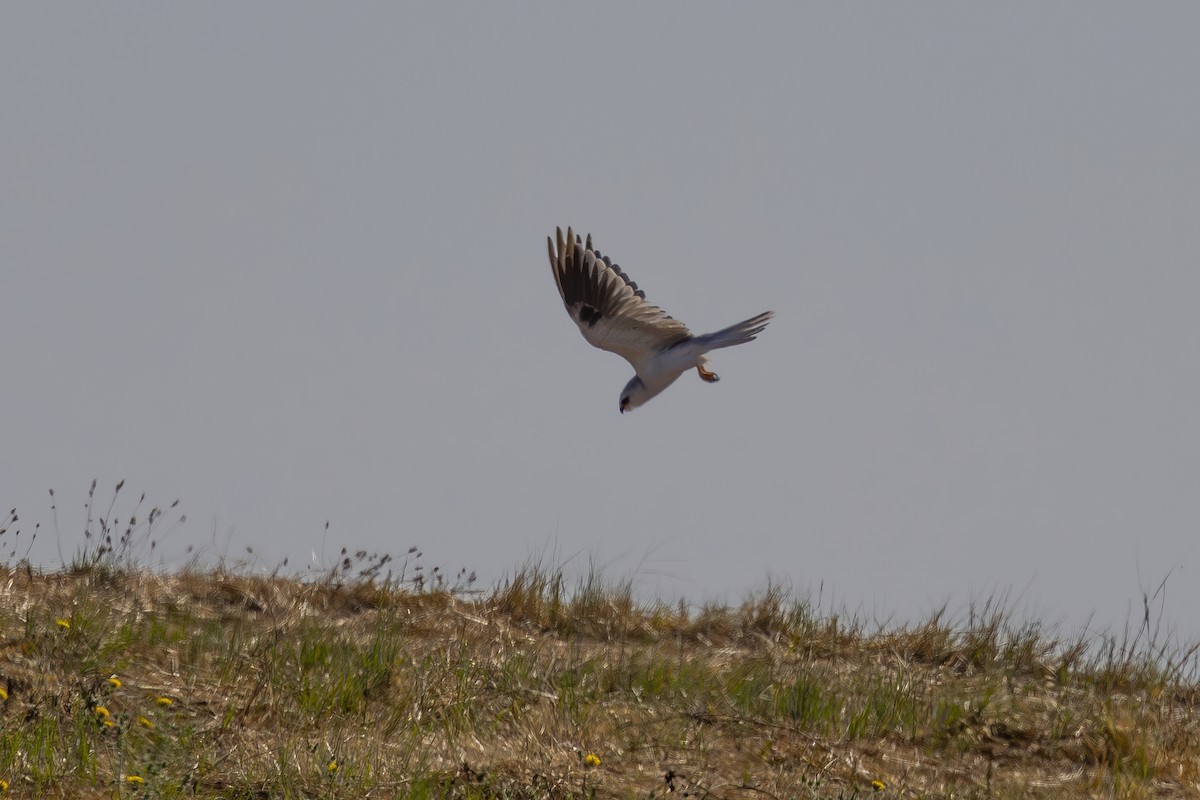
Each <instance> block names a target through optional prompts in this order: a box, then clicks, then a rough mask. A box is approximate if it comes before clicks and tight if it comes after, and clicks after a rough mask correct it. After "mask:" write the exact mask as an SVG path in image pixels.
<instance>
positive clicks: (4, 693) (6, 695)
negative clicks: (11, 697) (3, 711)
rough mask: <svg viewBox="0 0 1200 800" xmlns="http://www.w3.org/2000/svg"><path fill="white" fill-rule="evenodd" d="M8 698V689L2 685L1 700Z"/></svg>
mask: <svg viewBox="0 0 1200 800" xmlns="http://www.w3.org/2000/svg"><path fill="white" fill-rule="evenodd" d="M7 699H8V689H5V688H4V687H3V686H0V700H7Z"/></svg>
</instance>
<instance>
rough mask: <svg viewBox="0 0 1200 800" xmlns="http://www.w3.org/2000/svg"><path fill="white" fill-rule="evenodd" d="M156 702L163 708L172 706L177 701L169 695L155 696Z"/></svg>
mask: <svg viewBox="0 0 1200 800" xmlns="http://www.w3.org/2000/svg"><path fill="white" fill-rule="evenodd" d="M154 702H156V703H158V704H159V705H160V706H162V707H163V708H170V707H171V706H173V705H175V701H174V700H172V699H171V698H169V697H156V698H154Z"/></svg>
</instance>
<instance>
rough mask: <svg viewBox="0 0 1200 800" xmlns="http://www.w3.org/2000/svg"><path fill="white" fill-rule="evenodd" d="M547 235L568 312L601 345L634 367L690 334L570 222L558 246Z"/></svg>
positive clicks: (560, 229) (637, 368) (589, 339)
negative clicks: (572, 227) (647, 299)
mask: <svg viewBox="0 0 1200 800" xmlns="http://www.w3.org/2000/svg"><path fill="white" fill-rule="evenodd" d="M554 244H555V243H554V242H553V241H551V239H550V237H548V236H547V237H546V245H547V249H548V250H549V251H550V269H551V270H552V271H553V272H554V282H555V283H557V284H558V293H559V294H561V295H562V299H563V304H564V305H566V307H567V313H569V314H570V315H571V319H573V320H575V324H576V325H578V326H579V330H580V331H582V332H583V338H585V339H587V340H588V342H590V343H591V344H592V345H593V346H595V347H599V348H600V349H601V350H608V351H609V352H612V353H616V354H617V355H619V356H621V357H622V358H624V359H625V360H626V361H628V362H629V363H630V364H632V365H633V368H634V369H635V370H637V371H639V372H640V371H641V368H642V366H643V365H644V364H645V363H646V362H647V361H649V360H650V359H651V358H652V357H653V356H654V355H655V354H656V353H658V352H659V351H660V350H663V349H664V348H667V347H670V346H671V345H673V344H677V343H679V342H681V341H683V340H684V339H687V338H688V337H690V336H691V335H692V333H691V331H689V330H688V328H687V326H686V325H684V324H683V323H682V322H680V321H679V320H677V319H675V318H674V317H672V316H670V315H669V314H667V312H665V311H663V310H662V309H661V308H659V307H658V306H652V305H650V304H649V303H647V302H646V293H645V292H643V291H642V290H641V289H639V288H638V287H637V284H636V283H634V282H633V281H631V280H630V279H629V276H628V275H626V274H625V273H624V272H623V271H622V270H621V268H620V267H618V266H617V265H616V264H614V263H612V261H611V260H609V258H608V257H607V256H603V255H601V254H600V251H599V250H596V249H593V248H592V237H591V235H590V234H589V235H588V237H587V241H586V242H584V241H582V240H580V238H579V237H578V236H577V235H575V232H574V231H573V230H572V229H570V228H567V236H566V239H564V238H563V232H562V228H559V229H558V249H557V252H556V251H555V247H554Z"/></svg>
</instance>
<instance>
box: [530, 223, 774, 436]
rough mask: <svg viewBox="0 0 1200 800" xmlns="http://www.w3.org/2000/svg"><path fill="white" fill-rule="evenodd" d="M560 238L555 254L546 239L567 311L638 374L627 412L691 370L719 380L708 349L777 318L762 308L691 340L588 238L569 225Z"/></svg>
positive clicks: (750, 336)
mask: <svg viewBox="0 0 1200 800" xmlns="http://www.w3.org/2000/svg"><path fill="white" fill-rule="evenodd" d="M557 238H558V242H557V244H558V247H557V249H555V242H554V240H552V239H551V238H550V237H549V236H547V237H546V246H547V249H548V250H549V251H550V269H551V271H553V272H554V282H555V283H557V284H558V293H559V294H561V295H562V299H563V304H564V305H566V307H567V313H568V314H570V315H571V319H573V320H575V324H576V325H578V326H579V330H580V331H581V332H582V333H583V338H585V339H587V340H588V342H589V343H590V344H591V345H592V346H593V347H599V348H600V349H601V350H607V351H609V352H610V353H616V354H617V355H619V356H621V357H622V358H624V359H625V360H626V361H628V362H629V363H630V364H632V365H633V369H634V372H635V373H636V374H635V375H634V376H633V377H632V378H631V379H630V380H629V383H627V384H625V388H624V389H622V390H621V403H620V410H621V413H622V414H624V413H625V412H626V411H629V410H630V409H634V408H637V407H638V406H640V405H643V404H644V403H646V402H647V401H648V400H650V398H652V397H654V396H655V395H657V394H658V393H659V392H661V391H662V390H663V389H666V388H667V387H668V386H670V385H671V384H672V383H674V382H675V379H676V378H678V377H679V376H680V375H682V374H683V373H685V372H687V371H688V370H689V369H695V370H696V372H697V373H698V374H699V375H700V378H701V379H703V380H705V381H708V382H709V383H716V382H717V380H718V377H717V373H715V372H713V371H712V370H710V369H709V363H708V355H707V354H708V352H709V351H711V350H717V349H719V348H722V347H732V346H733V345H735V344H745V343H746V342H752V341H754V339H755V337H757V336H758V334H760V333H762V330H763V328H765V327H767V323H768V322H770V320H771V317H773V316H775V312H774V311H764V312H763V313H761V314H759V315H758V316H755V317H751V318H750V319H748V320H745V321H743V322H739V323H737V324H736V325H730V326H729V327H728V328H722V329H721V330H719V331H717V332H716V333H706V334H704V335H702V336H694V335H692V332H691V331H690V330H688V327H687V326H686V325H684V324H683V323H682V322H680V321H679V320H677V319H675V318H674V317H672V316H670V315H669V314H667V312H665V311H663V310H662V309H661V308H659V307H658V306H652V305H650V304H649V303H647V302H646V293H645V292H643V291H642V290H641V289H639V288H638V286H637V284H636V283H634V282H633V281H631V280H630V279H629V276H628V275H626V274H625V273H624V271H622V269H621V268H620V267H618V266H617V265H616V264H614V263H613V262H612V261H611V260H610V259H609V258H608V256H604V255H601V254H600V251H599V250H597V249H595V248H593V247H592V236H591V234H588V237H587V241H584V240H582V239H580V238H579V236H578V235H576V234H575V232H574V231H573V230H572V229H570V228H567V235H566V238H565V239H564V238H563V232H562V228H559V229H558V237H557Z"/></svg>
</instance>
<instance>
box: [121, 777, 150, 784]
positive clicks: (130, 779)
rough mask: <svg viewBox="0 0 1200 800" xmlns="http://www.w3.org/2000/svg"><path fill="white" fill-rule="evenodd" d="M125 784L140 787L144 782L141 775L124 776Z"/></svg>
mask: <svg viewBox="0 0 1200 800" xmlns="http://www.w3.org/2000/svg"><path fill="white" fill-rule="evenodd" d="M125 782H126V783H132V784H133V785H134V786H141V785H142V784H143V783H145V782H146V781H145V779H144V778H143V777H142V776H141V775H126V776H125Z"/></svg>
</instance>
